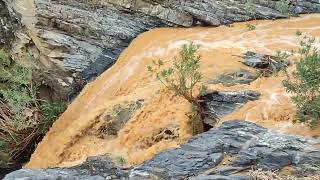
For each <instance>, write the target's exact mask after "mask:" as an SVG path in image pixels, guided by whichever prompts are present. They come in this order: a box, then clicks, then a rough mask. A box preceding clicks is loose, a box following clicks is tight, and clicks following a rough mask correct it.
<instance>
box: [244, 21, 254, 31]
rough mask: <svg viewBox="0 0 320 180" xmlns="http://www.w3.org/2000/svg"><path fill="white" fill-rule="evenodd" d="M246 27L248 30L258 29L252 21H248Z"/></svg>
mask: <svg viewBox="0 0 320 180" xmlns="http://www.w3.org/2000/svg"><path fill="white" fill-rule="evenodd" d="M246 27H247V29H248V31H253V30H255V29H256V26H255V25H252V24H250V23H246Z"/></svg>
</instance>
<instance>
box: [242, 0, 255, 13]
mask: <svg viewBox="0 0 320 180" xmlns="http://www.w3.org/2000/svg"><path fill="white" fill-rule="evenodd" d="M245 11H246V14H247V15H249V16H255V14H256V6H255V5H254V0H247V1H246V3H245Z"/></svg>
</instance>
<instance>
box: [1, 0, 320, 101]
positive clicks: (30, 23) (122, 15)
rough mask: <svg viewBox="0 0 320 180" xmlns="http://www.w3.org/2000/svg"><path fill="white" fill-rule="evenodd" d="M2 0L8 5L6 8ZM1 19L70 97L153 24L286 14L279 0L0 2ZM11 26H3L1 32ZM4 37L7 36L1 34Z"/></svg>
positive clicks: (47, 79) (60, 94) (49, 81)
mask: <svg viewBox="0 0 320 180" xmlns="http://www.w3.org/2000/svg"><path fill="white" fill-rule="evenodd" d="M3 1H4V2H5V3H6V6H4V4H3ZM0 3H1V8H2V9H1V14H3V13H5V14H6V15H5V16H4V17H2V21H1V22H2V23H6V22H8V21H7V20H6V19H7V10H6V7H7V9H8V10H9V11H10V14H11V17H13V18H15V19H16V20H17V21H19V23H20V24H21V25H22V26H23V29H22V30H20V28H18V29H17V28H15V30H16V31H15V35H16V41H15V42H14V47H15V48H14V49H13V54H19V53H25V52H31V53H32V54H34V56H36V58H37V59H39V61H40V62H41V64H42V66H43V67H42V68H43V69H44V70H43V71H42V72H45V73H43V74H42V77H43V78H40V79H41V81H43V84H44V86H45V87H46V88H47V90H48V89H49V90H51V91H52V96H53V97H54V98H55V99H65V100H66V99H70V98H72V97H73V95H74V94H75V93H76V92H79V91H80V89H81V88H82V87H83V85H84V84H86V83H87V82H89V81H91V80H92V79H93V78H95V77H96V76H98V75H100V74H101V73H102V72H103V71H104V70H106V69H107V68H108V67H110V66H111V65H112V64H113V63H114V62H115V61H116V60H117V58H118V56H119V55H120V53H121V52H122V50H123V49H124V48H126V47H127V46H128V44H129V43H130V42H131V40H132V39H134V38H135V37H136V36H137V35H139V34H140V33H142V32H145V31H148V30H149V29H152V28H155V27H165V26H182V27H191V26H194V25H210V26H219V25H224V24H230V23H233V22H238V21H246V20H251V19H274V18H282V17H284V15H283V14H281V13H280V11H281V9H279V8H278V7H277V3H279V1H274V0H272V1H270V0H268V1H267V0H263V1H257V2H256V3H255V4H252V5H251V6H252V7H253V9H254V11H253V13H247V12H246V7H247V6H248V5H246V4H245V3H246V1H244V0H237V1H234V0H224V1H215V0H196V1H193V0H179V1H173V0H154V1H150V0H122V1H118V0H102V1H95V0H90V1H84V0H67V1H66V0H34V1H33V0H2V1H0ZM289 5H290V6H289V10H290V12H291V13H293V14H297V13H310V12H319V11H320V3H319V1H316V0H305V1H296V0H291V1H290V4H289ZM11 27H12V26H11V25H9V26H8V25H5V26H2V27H1V29H0V32H3V31H4V32H5V33H0V34H1V36H3V35H5V36H8V37H11V34H10V33H9V34H7V33H6V32H11V31H10V30H9V31H8V28H11ZM0 38H1V41H2V42H4V41H8V38H6V40H4V37H0Z"/></svg>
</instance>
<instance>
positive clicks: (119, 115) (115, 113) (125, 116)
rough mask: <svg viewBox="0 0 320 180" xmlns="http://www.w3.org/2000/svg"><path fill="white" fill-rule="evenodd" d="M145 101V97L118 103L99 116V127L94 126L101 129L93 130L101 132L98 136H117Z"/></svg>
mask: <svg viewBox="0 0 320 180" xmlns="http://www.w3.org/2000/svg"><path fill="white" fill-rule="evenodd" d="M143 103H144V100H143V99H138V100H136V101H130V102H123V103H121V104H116V105H115V106H113V107H112V108H111V109H110V110H108V111H107V112H105V113H104V114H103V115H102V116H101V117H100V118H99V119H100V123H97V127H93V128H92V129H99V130H97V131H96V130H94V131H93V132H99V133H100V134H98V135H96V136H104V135H113V136H117V135H118V132H119V131H120V130H121V129H122V128H123V126H124V125H125V124H126V123H127V121H128V120H129V119H130V118H131V117H132V116H133V115H134V114H135V113H136V112H137V111H138V110H139V109H141V108H142V107H143Z"/></svg>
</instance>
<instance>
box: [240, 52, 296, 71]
mask: <svg viewBox="0 0 320 180" xmlns="http://www.w3.org/2000/svg"><path fill="white" fill-rule="evenodd" d="M244 59H245V60H244V64H245V65H247V66H250V67H253V68H257V69H262V70H266V71H270V72H269V73H272V72H278V71H280V70H281V69H284V68H285V67H287V66H288V65H290V63H289V62H288V61H286V60H285V59H281V58H280V57H275V56H270V55H265V54H259V53H255V52H250V51H249V52H247V53H246V54H245V57H244Z"/></svg>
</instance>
